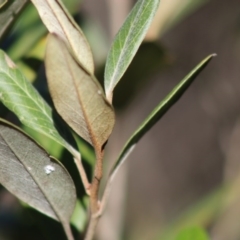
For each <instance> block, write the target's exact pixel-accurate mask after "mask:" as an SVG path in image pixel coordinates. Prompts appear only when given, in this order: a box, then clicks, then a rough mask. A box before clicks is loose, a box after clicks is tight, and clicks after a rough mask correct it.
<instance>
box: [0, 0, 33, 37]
mask: <svg viewBox="0 0 240 240" xmlns="http://www.w3.org/2000/svg"><path fill="white" fill-rule="evenodd" d="M27 2H28V1H27V0H17V1H13V0H9V1H7V0H2V1H0V26H1V27H0V39H1V38H2V36H3V35H4V33H5V32H6V30H7V29H8V27H9V26H10V25H11V24H12V23H13V21H14V20H15V18H16V16H17V15H18V14H19V13H20V11H21V10H22V9H23V7H24V6H25V5H26V4H27Z"/></svg>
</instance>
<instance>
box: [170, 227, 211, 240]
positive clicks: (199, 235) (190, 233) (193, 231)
mask: <svg viewBox="0 0 240 240" xmlns="http://www.w3.org/2000/svg"><path fill="white" fill-rule="evenodd" d="M175 240H210V238H209V236H208V234H207V233H206V231H205V230H204V229H203V228H201V227H189V228H186V229H183V230H182V231H181V232H180V233H179V234H178V235H177V237H176V238H175Z"/></svg>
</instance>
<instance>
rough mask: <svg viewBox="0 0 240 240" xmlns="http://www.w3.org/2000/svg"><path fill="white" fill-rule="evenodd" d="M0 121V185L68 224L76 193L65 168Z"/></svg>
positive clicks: (17, 131)
mask: <svg viewBox="0 0 240 240" xmlns="http://www.w3.org/2000/svg"><path fill="white" fill-rule="evenodd" d="M0 121H1V122H0V183H1V184H2V185H3V186H4V187H5V188H6V189H8V190H9V191H10V192H11V193H13V194H14V195H15V196H17V197H18V198H19V199H21V200H22V201H24V202H26V203H27V204H29V205H30V206H31V207H33V208H35V209H37V210H38V211H40V212H42V213H44V214H46V215H47V216H49V217H51V218H53V219H55V220H57V221H60V222H65V223H66V222H68V221H69V219H70V216H71V215H72V212H73V210H74V207H75V202H76V191H75V186H74V184H73V181H72V179H71V177H70V175H69V174H68V172H67V171H66V169H65V168H64V167H63V166H62V165H61V164H60V163H59V161H57V160H54V159H52V158H50V157H49V156H48V154H47V153H46V152H45V150H43V149H42V148H41V147H39V146H38V145H37V144H36V143H35V142H34V141H33V140H32V139H31V138H30V137H28V136H27V135H25V134H24V133H23V132H22V131H21V130H19V129H18V128H16V127H14V126H13V125H12V124H10V123H8V122H6V121H4V120H0ZM47 170H49V171H50V172H49V171H47Z"/></svg>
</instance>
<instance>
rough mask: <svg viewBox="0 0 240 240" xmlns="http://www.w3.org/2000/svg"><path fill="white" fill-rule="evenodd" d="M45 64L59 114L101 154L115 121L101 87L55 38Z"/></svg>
mask: <svg viewBox="0 0 240 240" xmlns="http://www.w3.org/2000/svg"><path fill="white" fill-rule="evenodd" d="M45 63H46V73H47V79H48V86H49V90H50V93H51V96H52V99H53V102H54V105H55V107H56V109H57V111H58V113H59V114H60V115H61V116H62V118H63V119H64V120H65V121H66V122H67V123H68V124H69V126H71V128H72V129H73V130H74V131H75V132H76V133H77V134H79V135H80V136H81V137H82V138H84V139H85V140H86V141H87V142H89V143H90V144H92V145H93V146H94V148H95V149H98V150H100V149H101V147H102V146H103V144H104V143H105V142H106V141H107V139H108V138H109V135H110V134H111V132H112V129H113V125H114V121H115V117H114V111H113V108H112V106H111V105H110V104H109V103H108V102H107V100H106V99H105V96H104V92H103V90H102V88H101V86H100V85H99V83H98V82H97V81H96V79H95V78H94V76H93V75H89V73H87V72H86V71H85V70H84V69H83V68H82V67H81V66H80V65H79V64H78V62H77V61H75V59H74V58H73V57H72V55H71V54H70V52H69V50H68V48H67V47H66V45H65V44H64V42H63V41H62V40H61V39H59V38H58V37H57V36H55V35H52V34H50V35H49V37H48V42H47V48H46V59H45Z"/></svg>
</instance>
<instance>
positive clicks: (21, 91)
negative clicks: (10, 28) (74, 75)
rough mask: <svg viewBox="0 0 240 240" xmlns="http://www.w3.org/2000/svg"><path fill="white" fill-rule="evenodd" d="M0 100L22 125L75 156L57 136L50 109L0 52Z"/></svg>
mask: <svg viewBox="0 0 240 240" xmlns="http://www.w3.org/2000/svg"><path fill="white" fill-rule="evenodd" d="M0 100H1V101H2V103H3V104H4V105H5V106H6V107H7V108H9V109H10V110H11V111H13V112H14V113H15V114H16V115H17V116H18V118H19V120H20V121H21V122H22V123H23V124H24V125H26V126H27V127H29V128H32V129H34V130H35V131H37V132H40V133H42V134H44V135H46V136H47V137H49V138H51V139H53V140H54V141H56V142H58V143H59V144H61V145H62V146H64V147H66V148H67V149H68V150H69V151H70V152H72V153H74V154H76V151H75V150H74V149H73V148H72V147H71V146H70V145H69V144H68V143H67V142H66V141H65V140H64V139H63V138H62V137H61V136H60V135H59V133H58V131H57V129H56V127H55V124H54V122H53V119H52V115H53V113H52V109H51V108H50V107H49V105H48V104H47V103H46V102H45V101H44V99H43V98H42V97H41V96H40V95H39V93H38V92H37V91H36V90H35V88H34V87H33V86H32V85H31V83H30V82H28V81H27V80H26V78H25V77H24V75H23V74H22V73H21V72H20V71H19V70H18V69H17V67H16V66H15V64H14V63H13V62H12V61H11V60H10V58H9V57H8V56H7V55H6V54H5V53H4V52H3V51H1V50H0Z"/></svg>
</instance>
